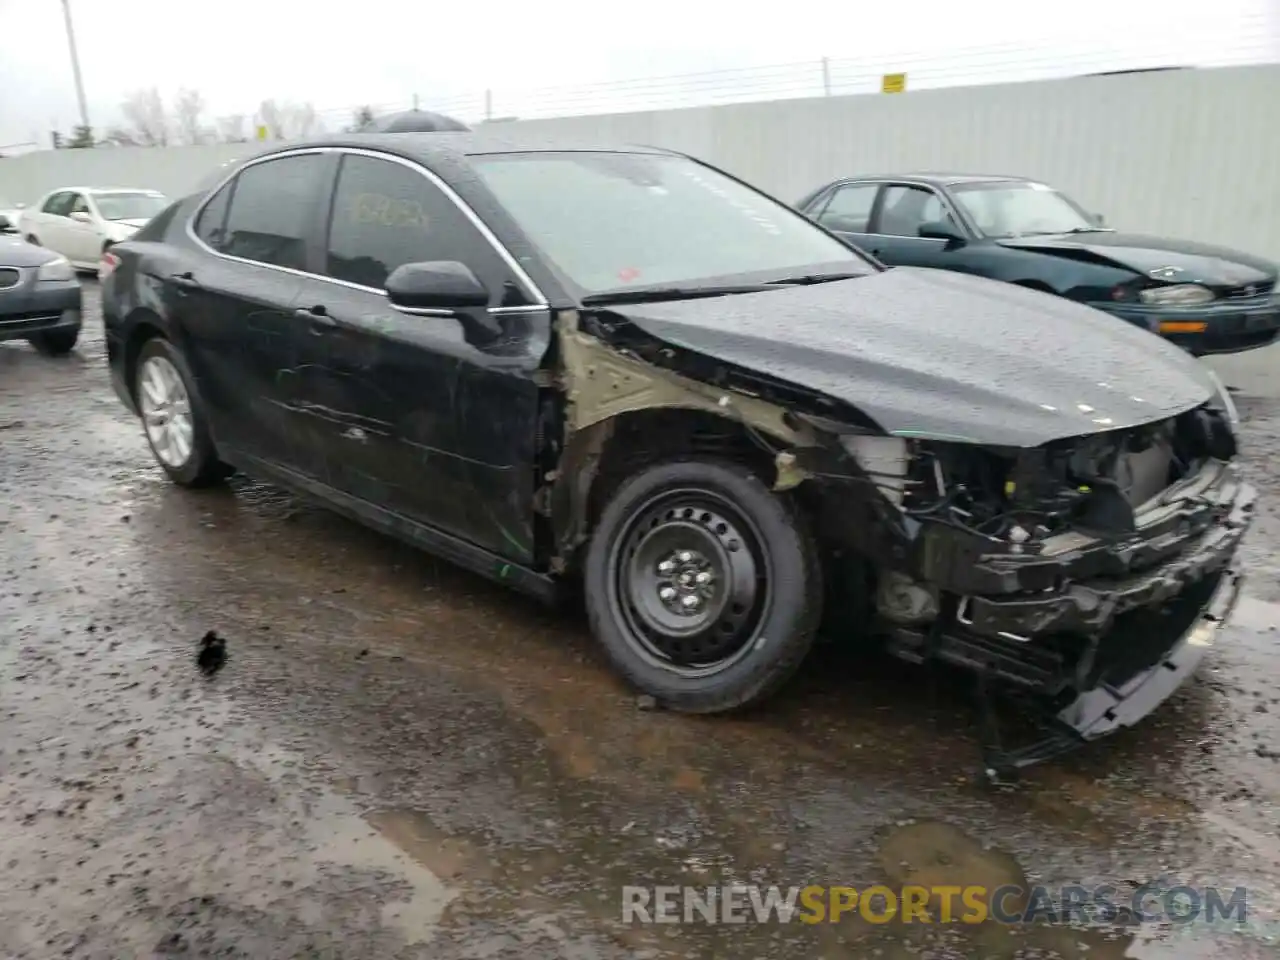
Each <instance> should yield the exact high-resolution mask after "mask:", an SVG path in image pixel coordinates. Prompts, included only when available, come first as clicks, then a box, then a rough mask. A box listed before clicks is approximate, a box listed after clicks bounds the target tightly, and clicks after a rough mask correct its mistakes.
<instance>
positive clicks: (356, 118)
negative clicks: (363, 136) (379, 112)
mask: <svg viewBox="0 0 1280 960" xmlns="http://www.w3.org/2000/svg"><path fill="white" fill-rule="evenodd" d="M373 120H374V115H373V107H371V106H369V105H368V104H366V105H364V106H363V107H356V108H355V109H354V110H352V111H351V124H350V125H349V126H348V127H347V129H346V131H345V132H346V133H359V132H360V131H362V130H365V129H368V127H369V125H370V124H372V123H373Z"/></svg>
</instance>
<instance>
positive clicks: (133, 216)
mask: <svg viewBox="0 0 1280 960" xmlns="http://www.w3.org/2000/svg"><path fill="white" fill-rule="evenodd" d="M93 199H94V202H95V203H97V204H98V212H99V213H100V214H102V219H103V220H150V219H151V218H152V217H154V216H155V215H156V214H157V213H159V212H160V211H161V210H163V209H164V208H165V207H167V206H168V205H169V201H168V200H167V199H165V198H164V197H162V196H160V195H159V194H155V193H95V194H94V195H93Z"/></svg>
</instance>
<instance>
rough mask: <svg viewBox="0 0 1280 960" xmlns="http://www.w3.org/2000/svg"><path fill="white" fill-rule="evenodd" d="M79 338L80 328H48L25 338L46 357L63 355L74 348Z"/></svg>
mask: <svg viewBox="0 0 1280 960" xmlns="http://www.w3.org/2000/svg"><path fill="white" fill-rule="evenodd" d="M79 339H80V328H79V327H76V329H74V330H49V331H47V332H45V333H37V334H34V335H33V336H31V337H28V338H27V343H29V344H31V346H33V347H35V348H36V350H37V351H39V352H40V353H43V354H44V355H45V356H46V357H65V356H66V355H67V354H68V353H70V352H71V351H72V350H73V349H75V345H76V341H77V340H79Z"/></svg>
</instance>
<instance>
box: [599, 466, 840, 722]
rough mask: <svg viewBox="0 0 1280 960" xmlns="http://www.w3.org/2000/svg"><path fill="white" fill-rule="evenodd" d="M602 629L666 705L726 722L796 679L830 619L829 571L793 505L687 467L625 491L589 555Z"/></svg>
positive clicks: (706, 469)
mask: <svg viewBox="0 0 1280 960" xmlns="http://www.w3.org/2000/svg"><path fill="white" fill-rule="evenodd" d="M584 576H585V588H586V589H585V592H586V604H587V614H588V616H589V618H590V621H591V627H592V631H593V632H594V633H595V635H596V637H597V639H598V640H599V641H600V643H601V644H602V645H603V647H604V649H605V652H606V654H607V655H608V657H609V659H610V660H611V661H612V663H613V664H614V666H615V667H616V668H617V669H618V671H619V672H621V673H622V674H623V676H625V677H626V678H627V679H628V680H629V681H630V682H631V683H632V684H633V685H634V686H635V687H637V688H638V689H639V690H641V691H643V692H644V693H647V694H650V695H651V696H653V698H654V699H655V700H656V701H658V702H659V703H661V704H663V705H664V706H667V707H669V708H671V709H674V710H679V711H682V712H687V713H717V712H722V711H727V710H733V709H735V708H739V707H744V706H747V705H749V704H752V703H755V702H758V701H761V700H763V699H765V698H766V697H768V696H769V695H770V694H771V693H773V692H774V691H776V690H777V689H778V688H779V687H780V686H781V685H782V684H783V683H784V682H785V681H786V680H787V679H788V678H789V677H790V676H791V675H792V674H793V673H794V672H795V670H796V668H797V667H798V666H799V665H800V662H801V661H802V660H803V659H804V657H805V654H807V653H808V651H809V648H810V647H811V646H812V644H813V638H814V634H815V632H816V630H817V627H818V623H819V621H820V619H821V615H822V599H821V598H822V570H821V566H820V562H819V560H818V554H817V550H816V548H815V545H814V540H813V536H812V534H811V533H810V531H809V529H808V525H807V523H806V522H805V518H804V517H803V516H802V515H801V514H800V513H799V512H798V510H797V509H796V507H795V505H794V503H793V502H792V501H791V500H790V499H789V498H788V499H784V498H781V497H779V496H778V495H776V494H775V493H773V492H772V491H771V490H770V489H769V488H768V487H767V486H765V484H764V483H763V482H761V480H760V479H759V478H758V477H757V476H755V475H754V474H753V473H752V472H751V471H750V470H748V469H747V468H746V467H744V466H741V465H738V464H734V463H727V462H721V461H715V460H702V459H686V460H677V461H672V462H668V463H663V464H659V465H657V466H653V467H650V468H648V469H646V470H644V471H642V472H641V473H639V474H638V475H635V476H633V477H632V478H631V479H630V480H628V481H626V482H625V483H623V484H622V485H621V486H620V487H619V489H618V490H617V491H616V492H615V493H614V495H613V497H612V498H611V499H610V501H609V503H608V505H607V506H606V507H605V509H604V511H603V514H602V515H601V517H600V522H599V524H598V525H597V527H596V530H595V533H594V535H593V537H592V541H591V546H590V548H589V550H588V555H587V562H586V573H585V575H584Z"/></svg>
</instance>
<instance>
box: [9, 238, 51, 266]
mask: <svg viewBox="0 0 1280 960" xmlns="http://www.w3.org/2000/svg"><path fill="white" fill-rule="evenodd" d="M58 256H59V254H56V253H54V252H53V251H52V250H46V249H45V248H44V247H37V246H35V245H33V244H30V243H27V241H25V240H22V239H20V238H18V237H15V236H13V235H12V234H8V233H0V267H38V266H40V265H41V264H42V263H48V262H49V261H50V260H57V259H58Z"/></svg>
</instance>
